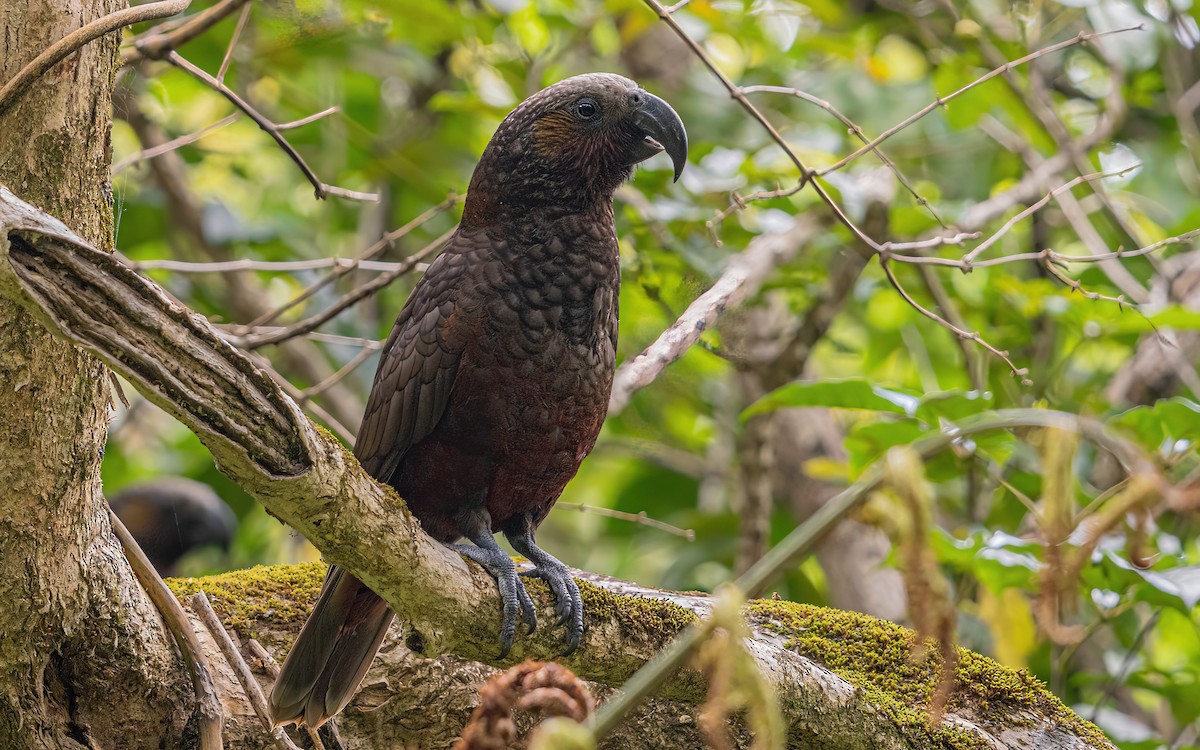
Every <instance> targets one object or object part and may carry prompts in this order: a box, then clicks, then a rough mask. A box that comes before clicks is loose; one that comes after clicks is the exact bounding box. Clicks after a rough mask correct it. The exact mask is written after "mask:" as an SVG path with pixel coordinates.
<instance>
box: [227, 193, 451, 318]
mask: <svg viewBox="0 0 1200 750" xmlns="http://www.w3.org/2000/svg"><path fill="white" fill-rule="evenodd" d="M458 200H459V198H458V196H457V195H455V194H453V193H451V194H450V195H449V196H448V197H447V198H446V199H445V200H444V201H442V202H441V203H439V204H437V205H436V206H433V207H431V208H428V209H426V210H424V211H422V212H421V213H420V215H418V216H417V217H416V218H414V219H412V220H411V221H409V222H408V223H406V224H405V225H404V226H402V227H400V228H399V229H394V230H392V231H391V232H387V233H386V234H384V235H383V237H381V238H379V240H378V241H377V242H375V243H374V244H373V245H371V246H370V247H368V248H367V249H366V250H364V251H362V252H361V253H359V254H358V255H357V256H355V258H354V259H353V260H351V261H349V262H346V263H339V264H337V265H336V266H334V269H333V271H331V272H329V273H328V274H326V275H325V276H324V277H323V278H321V279H318V280H317V281H315V282H313V283H312V284H309V285H308V286H307V287H306V288H305V289H304V291H302V292H300V294H298V295H296V296H295V297H293V298H292V299H290V300H288V301H287V302H285V303H284V304H282V305H280V306H278V307H276V308H275V309H273V310H269V311H267V312H265V313H263V314H262V315H260V316H258V317H257V318H255V319H254V320H252V321H250V322H249V323H247V324H246V328H247V329H250V328H257V327H259V326H265V325H267V324H269V323H271V322H272V321H274V320H275V319H277V318H278V317H279V316H280V315H282V314H283V313H285V312H287V311H288V310H290V309H292V308H293V307H295V306H296V305H298V304H300V303H301V302H303V301H305V300H306V299H308V298H309V297H311V296H312V295H314V294H316V293H317V292H318V291H320V290H321V289H324V288H325V287H326V286H328V285H329V284H332V283H333V282H335V281H337V280H338V279H340V278H341V277H342V276H345V275H346V274H348V273H350V272H351V271H353V270H355V269H356V268H359V267H364V268H365V266H362V264H363V263H366V262H369V261H370V259H371V258H374V257H375V256H376V255H379V254H380V253H382V252H383V251H384V250H386V249H388V248H390V247H392V245H393V244H394V243H395V242H396V240H399V239H401V238H402V237H404V236H405V235H407V234H408V233H409V232H411V231H413V230H414V229H416V228H417V227H419V226H421V225H422V224H424V223H425V222H427V221H429V220H430V219H432V218H433V217H435V216H437V215H438V214H440V213H442V212H443V211H445V210H446V209H448V208H450V207H451V206H453V205H454V204H456V203H457V202H458ZM410 260H411V259H410ZM403 265H404V267H405V268H406V269H407V270H412V268H413V266H412V264H411V263H409V262H408V261H406V262H405V264H403Z"/></svg>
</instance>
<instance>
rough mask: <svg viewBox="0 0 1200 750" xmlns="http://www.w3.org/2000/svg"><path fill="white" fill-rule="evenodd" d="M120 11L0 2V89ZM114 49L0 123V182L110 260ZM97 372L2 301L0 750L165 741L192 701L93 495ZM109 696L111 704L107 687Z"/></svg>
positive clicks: (55, 73) (100, 379)
mask: <svg viewBox="0 0 1200 750" xmlns="http://www.w3.org/2000/svg"><path fill="white" fill-rule="evenodd" d="M124 6H125V3H124V0H21V1H20V2H17V1H15V0H7V2H3V3H0V27H2V28H3V29H4V33H3V35H0V81H7V80H9V79H11V78H12V77H13V75H15V74H16V73H17V71H19V70H20V69H21V67H22V66H23V65H24V64H25V63H27V62H28V61H29V60H31V59H32V58H33V57H35V56H36V55H37V54H38V53H39V52H41V51H42V50H43V49H45V48H46V47H47V46H49V45H50V44H51V43H52V42H54V41H57V40H58V39H59V38H61V37H62V36H64V35H66V34H67V33H69V32H71V31H74V30H75V29H78V28H79V27H81V26H83V25H84V24H85V23H87V22H89V21H92V20H94V19H96V18H98V17H100V16H103V15H105V14H107V13H111V12H113V11H115V10H117V9H119V8H122V7H124ZM117 43H118V40H117V38H116V36H115V35H113V36H109V37H106V38H103V39H101V40H99V41H97V42H95V43H93V44H90V45H88V46H87V47H85V48H84V49H83V50H82V51H80V52H78V53H76V54H74V55H72V56H70V57H68V58H67V59H66V60H64V61H63V62H61V63H59V64H58V65H56V66H55V67H54V68H52V69H51V70H50V71H49V72H48V73H47V74H46V75H45V76H43V77H42V78H40V79H39V80H38V81H36V82H35V83H34V84H33V85H32V86H31V87H30V88H29V89H28V90H27V91H25V92H23V93H22V94H21V95H20V97H19V99H18V100H17V101H16V102H15V104H14V106H12V107H11V108H9V109H7V110H6V111H5V112H4V114H3V115H0V134H3V135H2V137H0V184H4V185H7V186H9V187H11V188H12V189H13V190H18V191H20V192H21V193H22V194H24V195H26V196H27V197H28V198H29V199H30V200H31V201H34V202H35V203H37V204H38V205H40V206H42V207H43V208H44V209H46V210H47V211H51V212H53V213H55V214H56V215H58V216H61V217H63V218H64V219H65V220H66V221H68V222H70V223H71V225H72V226H74V227H76V228H77V230H78V231H79V233H80V234H81V235H83V236H85V237H87V238H88V239H89V240H90V241H92V242H94V243H95V244H96V246H98V247H101V248H108V247H111V244H112V228H111V219H112V212H111V207H110V205H109V191H108V185H107V180H108V168H109V162H110V153H109V151H110V148H109V129H110V126H111V117H110V113H109V109H110V108H109V96H110V90H111V86H112V77H113V72H114V70H115V63H116V50H117ZM108 378H109V373H108V371H107V369H106V368H105V367H104V366H103V365H102V364H101V363H100V362H98V361H97V360H96V359H95V358H94V357H92V356H91V355H89V354H87V353H86V352H84V351H81V350H80V349H78V348H76V347H73V346H71V345H70V344H69V343H67V342H66V341H63V340H61V339H60V338H56V337H54V336H52V335H51V333H50V331H48V330H47V329H46V327H45V326H43V325H41V324H40V323H39V322H38V321H37V319H36V318H35V317H34V316H32V315H30V314H29V312H28V311H27V310H26V309H23V308H22V307H21V306H20V305H18V304H17V303H16V302H14V301H13V300H12V299H11V298H0V414H2V415H3V418H2V419H0V456H3V457H4V460H3V461H2V462H0V487H3V488H4V494H3V497H2V499H0V570H3V571H4V575H3V576H0V747H4V748H78V747H93V746H100V747H122V748H138V747H159V746H160V745H162V744H168V745H170V744H178V743H179V742H180V741H181V740H182V739H183V737H184V733H185V731H186V726H185V725H186V722H187V719H188V715H189V713H190V708H189V696H190V692H189V690H188V687H187V683H186V682H185V681H184V676H185V675H184V672H183V671H182V669H181V667H180V664H179V663H178V655H177V654H176V653H175V651H174V650H173V648H172V646H171V645H170V643H169V640H168V638H167V636H166V634H165V631H164V629H163V627H162V626H161V624H160V621H159V619H158V617H157V614H156V613H155V611H154V609H153V607H151V605H150V604H149V602H148V600H147V599H146V597H145V595H144V594H143V593H142V591H141V589H140V588H138V586H137V584H136V582H135V581H134V579H133V575H132V572H131V571H130V569H129V567H128V565H127V564H126V562H125V558H124V557H123V555H122V554H121V550H120V548H119V547H118V545H117V542H116V540H115V539H114V538H113V536H112V533H111V530H110V528H109V525H108V517H107V515H106V509H105V508H106V506H105V505H104V500H103V497H102V495H101V494H100V458H101V456H102V455H103V452H104V439H105V432H106V427H107V420H108V406H109V389H108ZM113 685H122V686H125V688H124V689H123V690H121V691H114V690H112V689H111V688H112V686H113Z"/></svg>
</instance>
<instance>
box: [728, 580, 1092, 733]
mask: <svg viewBox="0 0 1200 750" xmlns="http://www.w3.org/2000/svg"><path fill="white" fill-rule="evenodd" d="M748 610H749V612H750V615H751V618H752V620H753V621H755V622H756V623H757V624H760V625H762V626H763V627H765V628H767V629H769V630H772V631H774V632H777V633H779V634H780V635H782V636H784V637H785V638H786V639H787V643H786V646H787V648H789V649H791V650H793V651H795V652H796V653H798V654H801V655H802V656H805V657H808V658H810V659H813V660H815V661H818V662H820V663H821V664H824V665H825V666H826V667H827V668H828V669H829V670H830V671H832V672H834V673H835V674H837V675H839V676H840V677H842V678H843V679H845V680H846V681H847V682H849V683H850V684H851V685H853V686H854V687H855V688H857V689H858V690H859V691H860V694H861V696H862V698H863V699H864V700H865V701H866V702H868V703H870V704H871V705H873V706H875V707H876V708H878V709H879V710H880V711H882V712H883V713H884V714H885V715H887V716H888V717H889V718H890V719H891V720H892V721H893V722H894V723H895V724H896V726H897V727H899V728H900V730H901V731H902V732H903V733H905V734H906V735H911V736H913V737H914V739H917V740H919V741H922V742H924V743H933V744H934V745H938V746H941V747H945V748H954V749H956V750H957V749H958V748H972V749H973V748H987V747H990V745H988V744H987V743H986V742H984V741H983V740H982V739H980V738H979V737H977V736H976V735H974V734H972V733H970V732H967V731H964V730H958V729H954V728H951V727H947V726H946V725H944V724H940V725H938V726H934V727H930V726H929V715H928V712H927V710H926V707H927V706H928V704H929V700H930V698H931V696H932V694H933V690H934V686H935V685H936V683H937V677H938V670H939V668H940V664H941V659H940V658H938V657H937V655H936V650H935V649H933V648H931V649H927V652H928V653H929V654H930V655H929V656H928V657H927V658H924V659H922V660H920V661H914V660H913V659H912V657H911V654H912V646H913V643H914V641H915V638H916V634H915V633H913V631H911V630H908V629H906V628H902V627H900V626H898V625H895V624H893V623H890V622H887V621H885V620H878V619H875V618H873V617H868V616H867V615H862V614H858V613H855V612H842V611H840V610H833V609H825V608H821V607H813V606H809V605H804V604H795V603H793V602H785V601H767V600H761V601H754V602H751V603H750V604H749V605H748ZM958 658H959V661H958V668H957V674H956V676H957V687H956V688H955V691H954V693H953V694H952V695H951V697H950V702H949V706H948V707H947V710H948V711H950V712H954V713H961V714H963V715H964V716H966V717H967V718H969V719H971V720H973V721H976V722H978V723H980V724H983V725H985V726H986V725H988V724H999V725H1004V726H1012V725H1013V719H1014V717H1020V716H1021V715H1022V714H1023V713H1027V714H1031V715H1037V716H1045V717H1046V718H1047V719H1049V720H1050V721H1052V722H1053V723H1054V724H1056V725H1058V726H1061V727H1063V728H1064V729H1066V730H1068V731H1071V732H1074V733H1075V734H1077V735H1079V736H1080V737H1081V738H1082V739H1084V740H1086V741H1087V742H1089V743H1091V744H1092V745H1094V746H1095V747H1111V745H1110V744H1109V743H1108V740H1107V739H1105V737H1104V735H1103V733H1102V732H1101V731H1100V730H1099V729H1097V728H1096V727H1095V726H1094V725H1092V724H1090V723H1088V722H1086V721H1084V720H1083V719H1081V718H1079V717H1078V716H1076V715H1075V714H1074V713H1073V712H1072V711H1071V710H1070V709H1068V708H1067V707H1066V706H1064V705H1063V703H1062V701H1060V700H1059V699H1058V698H1057V697H1055V696H1054V695H1053V694H1051V693H1050V692H1049V691H1048V690H1046V688H1045V687H1044V686H1043V685H1042V684H1041V683H1040V682H1038V680H1036V679H1035V678H1033V677H1032V676H1031V675H1029V674H1028V673H1027V672H1025V671H1024V670H1013V669H1010V668H1008V667H1005V666H1003V665H1001V664H999V663H997V662H995V661H992V660H991V659H988V658H987V657H985V656H980V655H979V654H976V653H972V652H970V651H967V650H965V649H959V652H958Z"/></svg>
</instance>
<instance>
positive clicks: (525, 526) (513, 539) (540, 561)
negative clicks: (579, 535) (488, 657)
mask: <svg viewBox="0 0 1200 750" xmlns="http://www.w3.org/2000/svg"><path fill="white" fill-rule="evenodd" d="M503 531H504V536H505V537H506V538H507V539H508V541H509V543H511V544H512V546H513V549H515V550H516V551H517V552H520V553H521V554H522V555H524V556H525V557H527V558H529V560H530V562H532V563H533V565H534V568H533V570H531V571H528V572H523V573H521V575H528V576H534V577H537V578H541V579H542V580H544V581H545V582H546V583H547V584H548V585H549V586H550V590H551V591H553V592H554V596H555V599H556V600H557V603H556V604H555V608H554V611H555V612H556V613H557V614H558V622H557V623H556V624H557V625H566V626H567V650H566V651H564V652H563V656H570V655H571V654H572V653H574V652H575V649H576V648H578V647H579V641H580V639H581V638H583V599H582V598H581V597H580V596H579V585H578V584H577V583H575V579H574V578H573V577H571V572H570V571H569V570H567V566H566V565H563V564H562V563H561V562H559V561H558V560H557V559H555V558H554V557H553V556H552V555H550V553H548V552H546V551H545V550H543V549H542V548H541V547H539V546H537V545H536V544H535V543H534V541H533V533H534V523H533V519H532V517H531V516H530V514H528V513H526V514H522V515H521V516H518V517H517V518H514V519H512V520H511V521H510V522H509V523H506V524H505V525H504V527H503Z"/></svg>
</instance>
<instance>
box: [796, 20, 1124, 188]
mask: <svg viewBox="0 0 1200 750" xmlns="http://www.w3.org/2000/svg"><path fill="white" fill-rule="evenodd" d="M1143 28H1145V26H1144V24H1138V25H1136V26H1128V27H1126V28H1123V29H1113V30H1111V31H1099V32H1096V31H1081V32H1079V33H1078V34H1076V35H1075V36H1074V37H1072V38H1070V39H1067V40H1065V41H1062V42H1059V43H1058V44H1052V45H1050V46H1049V47H1043V48H1042V49H1039V50H1037V51H1036V52H1031V53H1029V54H1028V55H1025V56H1024V57H1019V58H1017V59H1016V60H1010V61H1008V62H1006V63H1004V64H1003V65H1001V66H999V67H998V68H995V69H993V70H991V71H989V72H987V73H984V74H983V75H982V76H980V77H979V78H976V79H975V80H974V81H971V82H970V83H968V84H967V85H966V86H963V87H962V88H960V89H958V90H957V91H955V92H953V93H950V94H947V95H946V96H938V98H937V99H934V100H933V101H932V102H930V103H929V104H928V105H926V106H925V107H922V108H921V109H920V110H918V111H916V112H914V113H913V114H912V115H910V116H908V117H906V118H905V119H904V120H902V121H900V122H899V123H897V124H895V125H893V126H892V127H890V128H888V129H887V130H885V131H883V133H881V134H880V135H879V136H878V137H876V138H873V139H871V140H870V141H869V142H867V144H866V145H865V146H863V147H862V148H860V149H858V150H857V151H855V152H854V153H852V154H850V155H848V156H845V157H842V158H841V159H839V160H838V161H836V162H834V163H833V164H830V165H829V166H828V167H825V168H823V169H821V170H819V171H818V172H817V173H816V174H817V175H818V176H820V175H827V174H829V173H830V172H835V171H837V170H839V169H841V168H842V167H844V166H846V165H847V164H849V163H850V162H852V161H854V160H855V159H857V158H858V157H860V156H862V155H863V154H866V153H869V152H870V151H872V150H874V149H875V148H876V147H877V146H879V144H881V143H883V142H884V141H886V140H887V139H888V138H891V137H892V136H893V135H895V134H896V133H899V132H900V131H901V130H904V129H905V128H907V127H908V126H909V125H912V124H913V123H914V122H916V121H917V120H920V119H921V118H922V117H924V116H925V115H927V114H929V113H930V112H932V111H933V110H935V109H937V108H938V107H944V106H946V104H947V103H949V102H950V101H951V100H953V99H955V98H957V97H959V96H962V95H963V94H965V93H967V92H968V91H970V90H971V89H973V88H975V87H976V86H979V85H980V84H983V83H986V82H988V81H990V80H991V79H993V78H995V77H996V76H998V75H1001V74H1003V73H1007V72H1008V71H1010V70H1012V69H1013V68H1016V67H1019V66H1021V65H1024V64H1025V63H1027V62H1030V61H1032V60H1036V59H1038V58H1039V57H1043V56H1045V55H1048V54H1050V53H1051V52H1057V51H1059V50H1061V49H1066V48H1067V47H1074V46H1075V45H1077V44H1086V43H1088V42H1090V41H1092V40H1093V39H1099V38H1101V37H1105V36H1112V35H1113V34H1123V33H1125V32H1127V31H1140V30H1142V29H1143Z"/></svg>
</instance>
